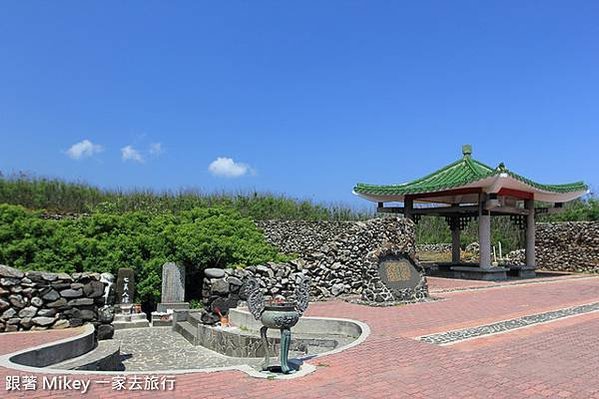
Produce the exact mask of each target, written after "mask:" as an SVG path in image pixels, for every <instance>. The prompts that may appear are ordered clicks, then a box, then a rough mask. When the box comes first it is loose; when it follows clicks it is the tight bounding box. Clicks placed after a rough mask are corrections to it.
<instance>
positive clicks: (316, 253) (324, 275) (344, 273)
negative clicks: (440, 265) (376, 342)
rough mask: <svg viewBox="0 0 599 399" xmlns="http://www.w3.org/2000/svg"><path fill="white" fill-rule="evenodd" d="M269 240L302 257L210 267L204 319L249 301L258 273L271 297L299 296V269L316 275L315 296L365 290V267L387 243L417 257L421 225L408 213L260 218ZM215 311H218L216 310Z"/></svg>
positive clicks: (204, 292) (313, 282)
mask: <svg viewBox="0 0 599 399" xmlns="http://www.w3.org/2000/svg"><path fill="white" fill-rule="evenodd" d="M256 224H257V225H258V227H259V228H260V229H261V230H262V231H263V232H264V235H265V237H266V239H267V241H268V242H270V243H271V244H273V245H274V246H275V247H277V248H278V249H279V250H280V251H281V252H283V253H285V254H289V255H294V256H296V257H297V259H294V260H292V261H289V262H287V263H273V262H269V263H267V264H264V265H254V266H248V267H246V268H244V269H235V270H233V269H225V270H224V272H223V271H219V270H214V269H207V270H206V272H207V273H206V275H205V276H204V280H203V287H202V298H203V302H204V305H205V309H206V310H207V312H206V313H205V314H203V315H202V321H203V322H204V323H207V324H214V323H216V322H217V321H218V317H216V316H215V313H214V308H217V307H218V309H219V310H223V309H225V310H226V309H228V308H229V307H234V304H236V301H238V300H239V299H242V300H244V299H245V298H244V289H243V288H244V287H242V286H241V285H242V282H244V281H246V280H247V279H248V278H257V280H258V281H259V282H260V284H261V286H262V288H263V291H264V293H265V295H266V296H267V297H276V296H277V295H282V296H284V297H285V298H287V299H290V298H292V297H293V293H294V291H295V285H296V279H297V277H298V274H300V273H303V274H306V275H308V276H309V277H310V279H311V292H310V297H311V298H312V299H322V298H328V297H332V296H338V295H341V294H356V295H358V294H361V293H362V290H363V289H364V286H365V282H364V276H363V269H364V267H365V266H366V265H367V262H368V256H369V254H371V253H373V252H375V251H376V250H378V249H381V248H383V247H385V248H393V249H394V250H395V251H396V252H398V253H404V254H407V255H408V256H410V257H414V254H415V226H414V223H413V222H412V221H410V220H407V219H404V218H393V217H387V218H377V219H371V220H368V221H363V222H334V221H301V220H292V221H284V220H272V221H259V222H256ZM210 310H212V312H211V311H210Z"/></svg>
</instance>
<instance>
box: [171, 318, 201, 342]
mask: <svg viewBox="0 0 599 399" xmlns="http://www.w3.org/2000/svg"><path fill="white" fill-rule="evenodd" d="M175 331H176V332H178V333H179V334H181V335H182V336H183V338H185V339H186V340H187V341H188V342H189V343H190V344H192V345H194V346H196V345H198V344H197V337H196V336H197V334H198V328H197V326H194V325H192V324H191V323H190V322H189V321H179V322H177V323H176V324H175Z"/></svg>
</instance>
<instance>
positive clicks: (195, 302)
mask: <svg viewBox="0 0 599 399" xmlns="http://www.w3.org/2000/svg"><path fill="white" fill-rule="evenodd" d="M203 307H204V304H203V303H202V301H200V300H199V299H192V300H191V301H189V308H190V309H202V308H203Z"/></svg>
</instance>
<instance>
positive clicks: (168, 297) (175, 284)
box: [152, 262, 189, 326]
mask: <svg viewBox="0 0 599 399" xmlns="http://www.w3.org/2000/svg"><path fill="white" fill-rule="evenodd" d="M176 310H189V303H188V302H185V266H181V265H177V264H175V263H172V262H168V263H165V264H164V265H162V293H161V296H160V303H159V304H158V307H157V311H156V312H152V325H153V326H166V325H171V323H172V313H173V312H174V311H176Z"/></svg>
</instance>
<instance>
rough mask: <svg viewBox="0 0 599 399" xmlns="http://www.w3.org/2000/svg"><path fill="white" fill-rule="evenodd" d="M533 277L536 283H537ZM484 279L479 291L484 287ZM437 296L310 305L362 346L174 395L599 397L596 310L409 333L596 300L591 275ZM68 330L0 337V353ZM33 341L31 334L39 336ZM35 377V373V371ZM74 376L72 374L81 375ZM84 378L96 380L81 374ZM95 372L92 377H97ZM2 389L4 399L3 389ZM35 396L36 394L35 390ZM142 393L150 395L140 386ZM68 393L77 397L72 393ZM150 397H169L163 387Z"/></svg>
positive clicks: (179, 379) (224, 377)
mask: <svg viewBox="0 0 599 399" xmlns="http://www.w3.org/2000/svg"><path fill="white" fill-rule="evenodd" d="M537 281H538V280H537ZM485 284H486V285H487V287H485V286H484V285H485ZM430 286H431V290H432V291H433V292H437V293H436V294H435V296H436V297H438V298H439V300H438V301H434V302H430V303H422V304H414V305H406V306H400V307H388V308H370V307H366V306H362V305H355V304H349V303H346V302H342V301H330V302H325V303H318V304H313V305H311V307H310V309H309V312H308V313H309V315H311V316H328V317H346V318H353V319H358V320H362V321H364V322H366V323H368V324H369V325H370V327H371V329H372V334H371V335H370V337H369V338H368V339H367V340H366V341H365V342H364V343H362V344H361V345H358V346H356V347H354V348H351V349H348V350H346V351H344V352H341V353H338V354H335V355H330V356H326V357H322V358H318V359H315V360H313V361H312V364H314V365H316V366H317V367H318V369H317V370H316V371H315V372H314V373H312V374H310V375H307V376H305V377H301V378H297V379H293V380H287V381H270V380H263V379H255V378H251V377H249V376H247V375H246V374H244V373H242V372H238V371H226V372H217V373H193V374H184V375H177V376H176V389H175V391H174V393H175V395H174V396H176V397H182V398H185V397H187V398H273V397H285V398H491V397H492V398H585V399H586V398H599V339H597V337H598V335H599V312H594V313H586V314H583V315H578V316H573V317H569V318H565V319H560V320H557V321H553V322H550V323H546V324H539V325H535V326H532V327H527V328H523V329H517V330H513V331H510V332H506V333H502V334H498V335H492V336H486V337H481V338H477V339H475V340H470V341H463V342H460V343H457V344H454V345H451V346H438V345H432V344H427V343H424V342H419V341H417V340H414V339H413V338H414V337H417V336H420V335H425V334H431V333H435V332H442V331H447V330H453V329H458V328H465V327H473V326H478V325H481V324H488V323H491V322H496V321H500V320H505V319H511V318H515V317H521V316H525V315H529V314H534V313H540V312H545V311H550V310H556V309H560V308H565V307H570V306H575V305H580V304H585V303H591V302H596V301H598V300H599V278H583V279H580V278H577V279H568V278H558V279H550V280H547V281H545V282H543V283H538V284H505V285H499V286H498V285H497V284H495V283H490V284H487V283H484V284H482V288H481V284H470V283H462V282H456V284H455V287H457V288H462V289H463V288H468V287H474V288H476V289H464V290H460V291H455V292H445V291H444V292H440V291H443V290H447V289H448V288H451V281H449V280H441V279H430ZM69 333H70V332H69V330H67V331H57V332H48V333H43V334H45V335H43V336H42V334H40V333H25V334H11V335H0V351H2V353H6V352H9V351H12V350H17V349H19V348H22V347H26V346H31V345H34V344H36V343H39V341H40V340H41V341H43V340H48V339H51V338H52V339H61V338H64V337H65V336H64V334H69ZM38 337H40V338H38ZM0 374H2V382H0V389H1V391H0V392H2V394H3V395H2V396H3V397H4V396H5V397H7V398H13V397H27V398H29V397H48V396H49V394H50V393H51V394H52V395H53V396H52V397H56V398H60V397H65V396H68V395H67V394H66V393H65V392H64V391H56V392H48V391H36V392H35V393H34V394H32V393H31V392H28V393H27V394H25V393H23V392H21V393H13V392H9V393H6V392H5V391H4V385H3V381H4V376H6V375H18V374H22V373H19V372H16V371H11V370H7V369H0ZM38 378H42V375H41V374H39V375H38ZM80 378H81V377H80ZM82 378H84V379H88V378H89V379H92V380H93V379H94V378H96V377H93V376H92V377H89V376H83V377H82ZM101 378H102V377H98V378H97V379H101ZM5 393H6V395H4V394H5ZM36 395H37V396H36ZM142 395H144V393H132V392H131V391H127V392H122V391H120V392H119V391H113V390H111V388H110V386H99V385H95V386H94V385H93V383H92V387H91V390H90V392H89V393H87V395H86V397H89V398H96V397H101V398H112V397H118V398H125V397H127V398H128V397H139V396H142ZM145 395H146V396H149V394H148V393H147V392H146V393H145ZM72 396H79V395H78V394H76V393H73V394H72ZM153 397H173V393H172V392H168V393H167V392H165V393H160V394H158V395H155V396H153Z"/></svg>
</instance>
